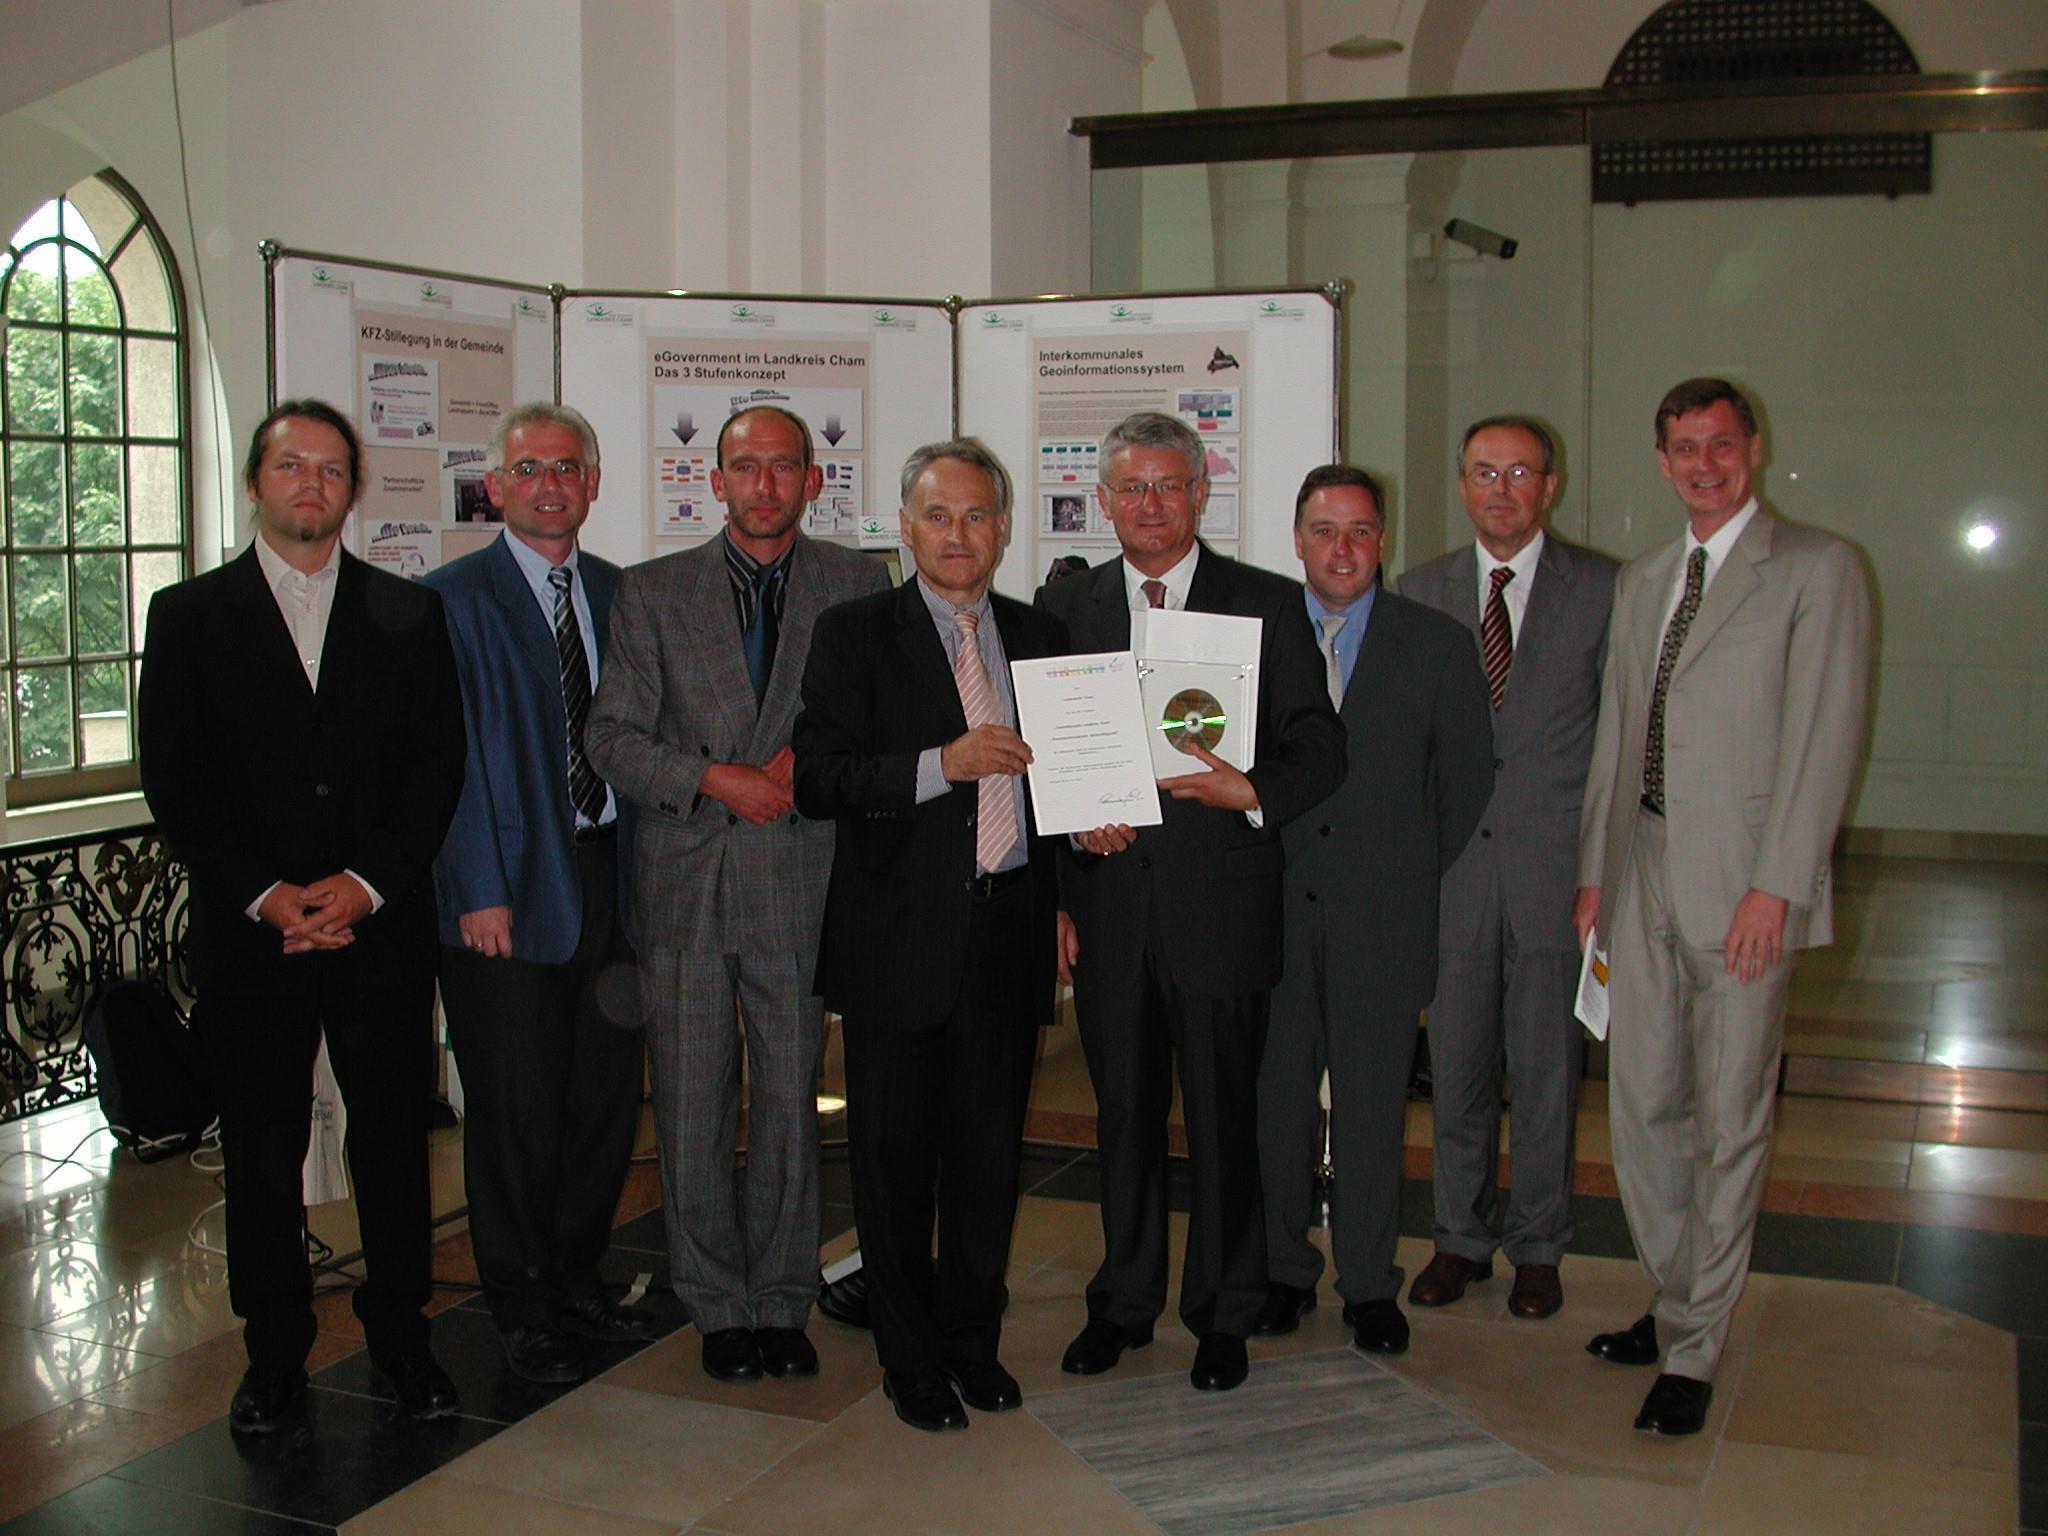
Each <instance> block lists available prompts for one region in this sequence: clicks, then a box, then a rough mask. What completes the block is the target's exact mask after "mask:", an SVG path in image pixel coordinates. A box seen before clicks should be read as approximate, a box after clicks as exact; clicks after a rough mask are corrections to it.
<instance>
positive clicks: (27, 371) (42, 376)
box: [7, 329, 64, 433]
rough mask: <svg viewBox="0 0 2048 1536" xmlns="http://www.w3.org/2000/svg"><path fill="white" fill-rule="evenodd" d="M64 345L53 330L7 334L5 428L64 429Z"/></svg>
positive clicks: (20, 429)
mask: <svg viewBox="0 0 2048 1536" xmlns="http://www.w3.org/2000/svg"><path fill="white" fill-rule="evenodd" d="M63 379H64V346H63V341H62V338H61V336H60V335H59V333H58V332H56V331H30V330H21V329H13V330H10V331H8V333H7V429H8V430H9V431H10V432H49V433H57V432H62V431H63V430H64V384H63Z"/></svg>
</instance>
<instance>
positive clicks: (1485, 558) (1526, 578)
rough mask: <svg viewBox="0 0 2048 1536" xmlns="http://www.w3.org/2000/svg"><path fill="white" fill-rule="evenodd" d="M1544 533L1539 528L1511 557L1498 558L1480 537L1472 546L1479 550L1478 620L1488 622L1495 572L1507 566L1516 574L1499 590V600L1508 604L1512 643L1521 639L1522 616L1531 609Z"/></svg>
mask: <svg viewBox="0 0 2048 1536" xmlns="http://www.w3.org/2000/svg"><path fill="white" fill-rule="evenodd" d="M1543 540H1544V532H1543V530H1542V529H1541V528H1538V529H1537V530H1536V537H1535V538H1533V539H1531V540H1530V541H1529V542H1528V543H1526V544H1524V545H1523V546H1522V547H1521V548H1520V549H1518V550H1516V551H1515V557H1514V559H1512V560H1496V559H1494V558H1493V555H1492V553H1491V552H1490V551H1489V550H1488V549H1487V547H1486V546H1485V545H1484V544H1481V543H1480V542H1479V541H1478V540H1477V539H1474V540H1473V541H1472V547H1473V548H1474V549H1475V550H1477V551H1478V552H1479V622H1480V623H1482V624H1484V623H1485V622H1486V599H1487V596H1488V594H1490V593H1491V592H1492V591H1493V573H1494V572H1495V571H1497V570H1499V569H1500V568H1501V567H1502V566H1506V567H1507V568H1508V569H1509V570H1511V571H1513V572H1514V573H1515V579H1514V580H1513V581H1511V582H1509V583H1508V584H1507V585H1506V586H1504V587H1502V588H1501V589H1500V600H1501V601H1502V602H1503V603H1505V604H1506V605H1507V610H1508V639H1509V640H1510V641H1511V642H1515V641H1519V640H1520V639H1521V638H1522V615H1523V614H1525V613H1527V612H1528V611H1529V592H1530V589H1531V588H1533V587H1534V586H1535V585H1536V562H1537V561H1538V560H1540V559H1542V558H1543Z"/></svg>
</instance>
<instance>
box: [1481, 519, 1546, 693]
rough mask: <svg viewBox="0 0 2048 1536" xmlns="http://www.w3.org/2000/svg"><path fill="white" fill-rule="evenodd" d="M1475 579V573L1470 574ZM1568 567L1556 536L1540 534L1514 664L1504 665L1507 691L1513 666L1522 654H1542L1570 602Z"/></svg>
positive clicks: (1512, 683)
mask: <svg viewBox="0 0 2048 1536" xmlns="http://www.w3.org/2000/svg"><path fill="white" fill-rule="evenodd" d="M1473 580H1474V582H1477V580H1478V577H1477V576H1476V575H1475V576H1474V577H1473ZM1571 585H1572V568H1571V565H1570V564H1569V563H1568V562H1567V561H1566V560H1565V558H1564V556H1562V555H1560V554H1559V553H1558V552H1557V540H1556V538H1555V537H1553V536H1552V535H1550V534H1548V533H1546V534H1545V535H1544V536H1543V552H1542V553H1541V554H1540V555H1538V556H1537V557H1536V573H1535V576H1534V577H1533V578H1532V579H1531V581H1530V583H1529V601H1528V604H1527V606H1525V607H1524V608H1523V609H1522V630H1521V633H1520V634H1518V635H1516V636H1515V656H1514V665H1510V667H1509V668H1508V691H1509V692H1510V693H1512V692H1514V688H1515V672H1514V666H1515V665H1519V664H1520V663H1521V661H1522V659H1523V658H1524V657H1528V658H1530V659H1534V658H1535V657H1538V656H1541V655H1542V654H1543V647H1544V645H1545V644H1546V643H1548V641H1549V639H1550V632H1551V630H1552V629H1553V628H1555V627H1556V624H1557V615H1558V614H1559V613H1561V612H1563V611H1564V609H1565V608H1566V606H1567V605H1568V604H1569V603H1570V602H1571ZM1468 590H1469V591H1471V592H1472V594H1473V601H1474V602H1477V601H1478V589H1477V587H1476V586H1474V587H1471V588H1468Z"/></svg>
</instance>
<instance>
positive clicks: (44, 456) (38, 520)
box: [7, 443, 64, 549]
mask: <svg viewBox="0 0 2048 1536" xmlns="http://www.w3.org/2000/svg"><path fill="white" fill-rule="evenodd" d="M7 457H8V474H9V479H8V482H7V516H8V539H9V540H10V541H11V542H12V543H13V544H14V546H15V547H16V548H17V549H19V548H21V547H22V546H24V545H26V546H29V547H30V548H33V547H34V546H36V545H38V544H50V545H56V544H62V543H63V542H64V450H63V448H62V447H61V446H60V445H58V444H56V443H11V444H9V445H8V449H7Z"/></svg>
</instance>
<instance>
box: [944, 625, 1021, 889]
mask: <svg viewBox="0 0 2048 1536" xmlns="http://www.w3.org/2000/svg"><path fill="white" fill-rule="evenodd" d="M980 623H981V620H980V617H979V616H978V615H977V614H976V613H975V612H974V611H973V610H972V609H968V608H956V609H955V610H954V611H953V625H954V627H955V628H956V629H958V630H959V632H960V635H959V644H957V645H956V646H955V647H954V648H953V685H954V686H955V687H956V688H958V689H959V690H960V709H961V712H962V713H963V714H965V715H966V716H967V728H968V729H969V730H970V731H971V730H973V729H974V728H975V727H976V726H977V725H1007V724H1008V723H1009V722H1008V721H1006V720H1004V719H1003V716H1002V713H1001V711H999V710H998V709H997V708H996V691H995V689H994V687H992V686H991V685H990V683H989V680H988V669H987V668H986V667H984V666H983V665H982V664H981V642H980V641H979V640H978V639H976V638H975V631H976V630H977V628H979V626H980ZM980 795H981V802H980V805H979V807H978V809H977V811H976V815H975V834H974V862H975V866H976V867H977V868H979V869H980V870H982V871H983V872H984V873H987V874H994V873H995V871H996V869H997V867H998V866H999V865H1000V864H1001V863H1002V861H1003V856H1004V855H1005V854H1007V853H1008V852H1009V851H1010V849H1011V847H1012V845H1014V844H1015V843H1016V841H1017V802H1016V795H1015V793H1014V786H1013V785H1012V784H1011V783H1010V776H1009V775H1008V774H1004V773H991V774H989V775H987V776H986V777H984V778H983V779H981V780H980Z"/></svg>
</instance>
